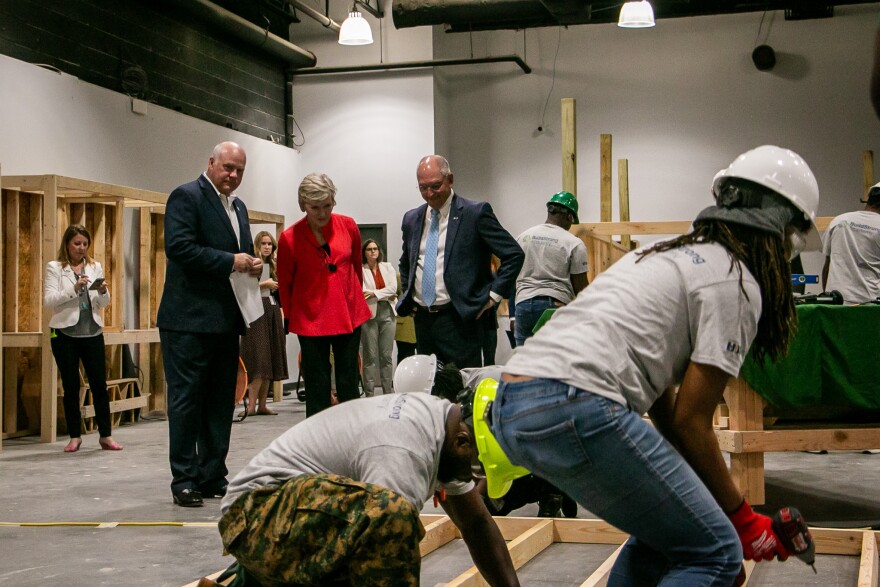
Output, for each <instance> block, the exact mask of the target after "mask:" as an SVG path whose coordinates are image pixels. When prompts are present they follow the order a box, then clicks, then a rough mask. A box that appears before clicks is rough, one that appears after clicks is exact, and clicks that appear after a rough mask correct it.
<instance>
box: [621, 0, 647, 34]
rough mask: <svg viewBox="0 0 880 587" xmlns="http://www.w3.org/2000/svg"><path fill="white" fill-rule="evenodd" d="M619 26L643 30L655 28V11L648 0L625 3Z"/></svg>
mask: <svg viewBox="0 0 880 587" xmlns="http://www.w3.org/2000/svg"><path fill="white" fill-rule="evenodd" d="M617 26H619V27H623V28H627V29H643V28H647V27H652V26H654V9H653V8H652V7H651V4H650V3H649V2H648V0H641V1H639V2H625V3H624V4H623V6H622V7H621V8H620V18H619V19H618V20H617Z"/></svg>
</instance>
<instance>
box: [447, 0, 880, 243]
mask: <svg viewBox="0 0 880 587" xmlns="http://www.w3.org/2000/svg"><path fill="white" fill-rule="evenodd" d="M877 12H878V6H877V5H872V6H847V7H837V8H836V9H835V16H834V17H833V18H830V19H822V20H808V21H792V22H788V21H785V20H784V19H783V15H782V13H781V11H780V12H774V13H769V14H768V15H767V19H766V20H765V22H764V27H763V31H764V33H766V31H767V27H768V23H770V21H771V20H772V23H770V26H771V28H770V33H769V38H767V41H766V42H768V43H769V44H770V45H772V46H773V47H774V48H775V49H776V51H777V59H778V63H777V66H776V68H775V69H774V70H773V71H772V72H759V71H758V70H757V69H756V68H755V67H754V64H753V63H752V61H751V51H752V48H753V47H754V42H755V38H756V33H757V31H758V25H759V23H760V20H761V16H762V15H761V13H760V12H756V13H749V14H741V15H731V16H713V17H695V18H685V19H672V20H659V21H658V23H657V26H656V27H655V28H653V29H642V30H632V29H620V28H618V27H617V26H615V25H610V24H609V25H591V26H577V27H570V28H568V29H558V28H544V29H533V30H529V31H527V32H526V43H525V44H526V47H527V52H526V54H525V59H526V61H527V63H528V64H529V65H530V66H531V67H532V68H533V69H534V72H533V73H532V74H530V75H525V74H522V73H521V72H520V71H519V70H518V69H517V68H516V67H515V66H514V65H512V64H506V65H493V66H469V67H467V68H465V67H461V68H454V69H453V68H447V69H444V70H443V71H442V72H441V74H440V75H439V76H438V84H437V88H438V95H436V96H435V101H436V102H437V106H436V107H437V109H438V110H443V111H445V112H446V114H445V116H444V118H445V124H444V127H443V128H442V129H441V128H438V129H437V135H438V142H440V141H443V142H445V143H447V144H448V145H449V155H450V159H451V162H452V164H453V167H454V170H455V173H456V185H457V186H458V187H459V188H460V189H461V191H462V192H463V193H465V194H470V195H472V196H474V197H481V198H485V199H488V200H490V201H492V202H493V204H494V205H495V206H496V211H497V212H498V215H499V217H500V218H501V220H502V223H503V224H504V225H505V226H506V227H507V228H508V229H509V230H510V231H511V232H513V233H514V234H516V233H518V232H519V231H521V230H523V229H525V228H527V227H528V226H530V225H532V224H534V223H535V219H536V217H538V216H541V214H542V203H543V201H545V199H546V198H547V197H548V196H549V195H550V194H552V193H554V192H555V191H557V190H558V189H559V188H560V182H561V158H560V157H561V155H560V152H561V151H560V140H561V137H560V114H559V112H560V107H559V101H560V99H561V98H575V99H576V100H577V133H578V174H579V175H578V190H579V193H578V196H579V200H580V204H581V207H582V210H583V211H582V213H581V214H580V217H581V219H583V220H584V221H596V220H598V217H599V196H598V193H599V180H598V177H599V135H600V134H601V133H611V134H612V135H613V142H614V152H613V154H614V159H615V163H614V166H613V177H614V190H613V193H614V199H615V207H614V217H615V218H617V217H618V216H617V205H616V199H617V195H616V194H617V177H616V176H617V163H616V160H617V159H620V158H626V159H629V183H630V210H631V218H632V219H633V220H685V219H691V218H693V217H694V216H695V215H696V213H697V212H698V211H699V210H700V209H702V208H703V207H705V206H707V205H709V203H710V201H709V191H708V190H709V183H710V181H711V179H712V177H713V175H714V174H715V172H716V171H718V170H719V169H721V168H723V167H725V166H726V165H727V164H728V163H729V162H730V161H731V160H732V159H733V158H734V157H735V156H736V155H737V154H739V153H741V152H743V151H745V150H747V149H749V148H751V147H754V146H757V145H760V144H765V143H770V144H778V145H781V146H785V147H789V148H791V149H793V150H795V151H797V152H798V153H800V154H801V155H802V156H803V157H804V158H805V159H806V160H807V161H808V162H809V164H810V166H811V168H812V169H813V171H814V173H815V174H816V177H817V178H818V181H819V186H820V189H821V192H822V203H821V207H820V211H819V212H820V214H821V215H826V216H830V215H835V214H838V213H840V212H843V211H846V210H850V209H853V208H856V207H858V206H859V204H858V201H857V200H858V198H859V197H860V196H861V194H862V152H863V151H864V150H866V149H873V150H875V151H878V154H880V123H878V121H877V118H876V117H875V115H874V113H873V111H872V110H871V107H870V103H869V99H868V83H869V77H870V67H871V55H872V50H873V39H874V32H875V30H876V26H877V19H876V15H877ZM764 38H765V35H764V34H762V36H761V40H762V41H763V40H764ZM557 40H559V53H558V58H557V59H556V63H555V65H556V66H555V81H554V54H555V52H556V47H557ZM522 46H523V33H522V32H521V31H520V32H509V31H499V32H491V33H474V52H475V54H478V55H485V54H495V55H499V54H506V53H511V52H513V51H514V50H516V51H518V52H520V54H522ZM468 52H469V45H468V37H467V35H450V34H444V33H442V32H439V31H438V32H437V33H436V34H435V56H436V57H438V58H441V57H452V56H466V55H467V54H468ZM551 87H552V92H551ZM548 93H549V98H550V101H549V105H548V107H547V111H546V118H545V120H544V123H543V125H544V131H543V132H538V131H537V130H536V129H537V127H538V126H539V124H540V121H541V112H542V109H543V106H544V103H545V101H546V100H547V97H548ZM443 133H445V137H441V134H443ZM878 176H880V174H878ZM528 202H532V203H531V205H529V204H528Z"/></svg>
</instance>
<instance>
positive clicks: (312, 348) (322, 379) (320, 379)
mask: <svg viewBox="0 0 880 587" xmlns="http://www.w3.org/2000/svg"><path fill="white" fill-rule="evenodd" d="M297 339H299V346H300V351H301V352H302V362H301V364H300V369H302V376H303V381H305V383H306V418H308V417H309V416H314V415H315V414H317V413H318V412H320V411H321V410H326V409H327V408H329V407H330V369H331V368H333V369H335V373H336V399H338V400H339V401H340V402H344V401H348V400H352V399H357V397H358V396H359V395H360V391H359V390H358V380H359V379H360V368H359V367H358V351H359V349H360V343H361V328H360V326H358V327H357V328H355V329H354V332H352V333H351V334H334V335H332V336H302V335H297ZM330 349H333V366H332V367H331V365H330Z"/></svg>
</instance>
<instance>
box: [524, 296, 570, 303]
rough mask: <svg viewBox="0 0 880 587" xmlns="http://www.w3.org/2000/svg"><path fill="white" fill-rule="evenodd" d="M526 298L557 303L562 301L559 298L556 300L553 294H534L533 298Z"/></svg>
mask: <svg viewBox="0 0 880 587" xmlns="http://www.w3.org/2000/svg"><path fill="white" fill-rule="evenodd" d="M528 300H545V301H548V302H556V303H557V304H561V303H562V302H560V301H559V300H557V299H556V298H554V297H553V296H535V297H533V298H529V299H528ZM528 300H523V301H524V302H527V301H528Z"/></svg>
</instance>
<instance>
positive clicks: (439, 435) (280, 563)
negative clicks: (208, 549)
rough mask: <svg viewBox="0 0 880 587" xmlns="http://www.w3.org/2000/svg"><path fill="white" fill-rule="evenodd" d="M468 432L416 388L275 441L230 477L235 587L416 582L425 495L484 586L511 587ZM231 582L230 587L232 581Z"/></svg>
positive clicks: (229, 540)
mask: <svg viewBox="0 0 880 587" xmlns="http://www.w3.org/2000/svg"><path fill="white" fill-rule="evenodd" d="M476 456H477V445H476V442H475V440H474V432H473V428H472V427H471V426H469V425H468V423H466V422H465V421H464V419H463V416H462V410H461V407H460V406H459V405H458V404H455V403H451V402H449V401H448V400H445V399H442V398H439V397H435V396H431V395H428V394H424V393H402V394H394V395H383V396H377V397H371V398H364V399H359V400H355V401H351V402H345V403H343V404H339V405H338V406H334V407H333V408H330V409H328V410H325V411H323V412H321V413H319V414H317V415H315V416H312V417H311V418H308V419H307V420H305V421H303V422H301V423H299V424H297V425H296V426H294V427H293V428H291V429H290V430H288V431H287V432H285V433H284V434H283V435H281V436H280V437H278V438H277V439H275V440H274V441H273V442H272V443H271V444H270V445H269V446H268V447H267V448H266V449H264V450H263V451H262V452H261V453H259V454H258V455H257V456H256V457H254V459H253V460H251V462H250V463H249V464H248V465H247V466H245V467H244V469H242V471H241V472H240V473H239V474H238V475H237V476H236V477H235V478H234V479H233V480H232V482H231V483H230V484H229V488H228V490H227V493H226V497H225V498H224V499H223V502H222V504H221V511H222V514H223V515H222V518H221V519H220V524H219V529H220V534H221V537H222V540H223V545H224V546H225V548H226V550H227V551H228V552H229V553H230V554H232V555H233V556H234V557H235V558H236V560H237V563H238V565H239V566H240V569H243V572H242V570H240V571H239V574H238V577H239V578H241V577H242V576H244V578H245V580H244V584H246V585H248V586H249V585H251V584H252V583H253V584H256V585H259V586H261V587H272V586H276V585H277V586H281V585H291V584H295V585H328V584H343V585H345V584H347V585H357V586H358V587H360V586H365V585H376V586H381V585H395V586H396V585H418V584H419V569H420V565H421V557H420V553H419V541H420V540H421V538H422V537H423V536H424V533H425V532H424V528H423V527H422V524H421V522H420V521H419V517H418V515H419V511H420V510H421V508H422V506H423V505H424V503H425V502H426V501H427V500H428V499H430V498H431V496H432V495H435V492H436V495H439V496H440V503H441V504H442V507H443V509H444V510H445V511H446V513H447V514H448V515H449V517H450V518H451V519H452V521H453V522H454V523H455V525H456V526H458V528H459V530H460V531H461V535H462V538H463V539H464V541H465V543H466V544H467V546H468V550H469V551H470V553H471V557H472V558H473V560H474V562H475V564H476V566H477V568H478V569H479V570H480V572H481V573H482V575H483V577H484V578H485V579H486V580H487V581H488V583H489V584H490V585H514V586H515V585H519V582H518V580H517V577H516V572H515V570H514V568H513V563H512V562H511V559H510V553H509V551H508V550H507V547H506V544H505V542H504V539H503V538H502V536H501V533H500V531H499V530H498V526H497V525H496V524H495V521H494V520H493V519H492V517H491V515H490V514H489V512H488V511H487V510H486V508H485V506H484V505H483V502H482V500H481V498H480V496H479V494H478V493H477V491H476V490H475V488H474V482H473V479H472V473H471V462H472V460H474V459H475V458H476ZM235 584H239V583H235Z"/></svg>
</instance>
